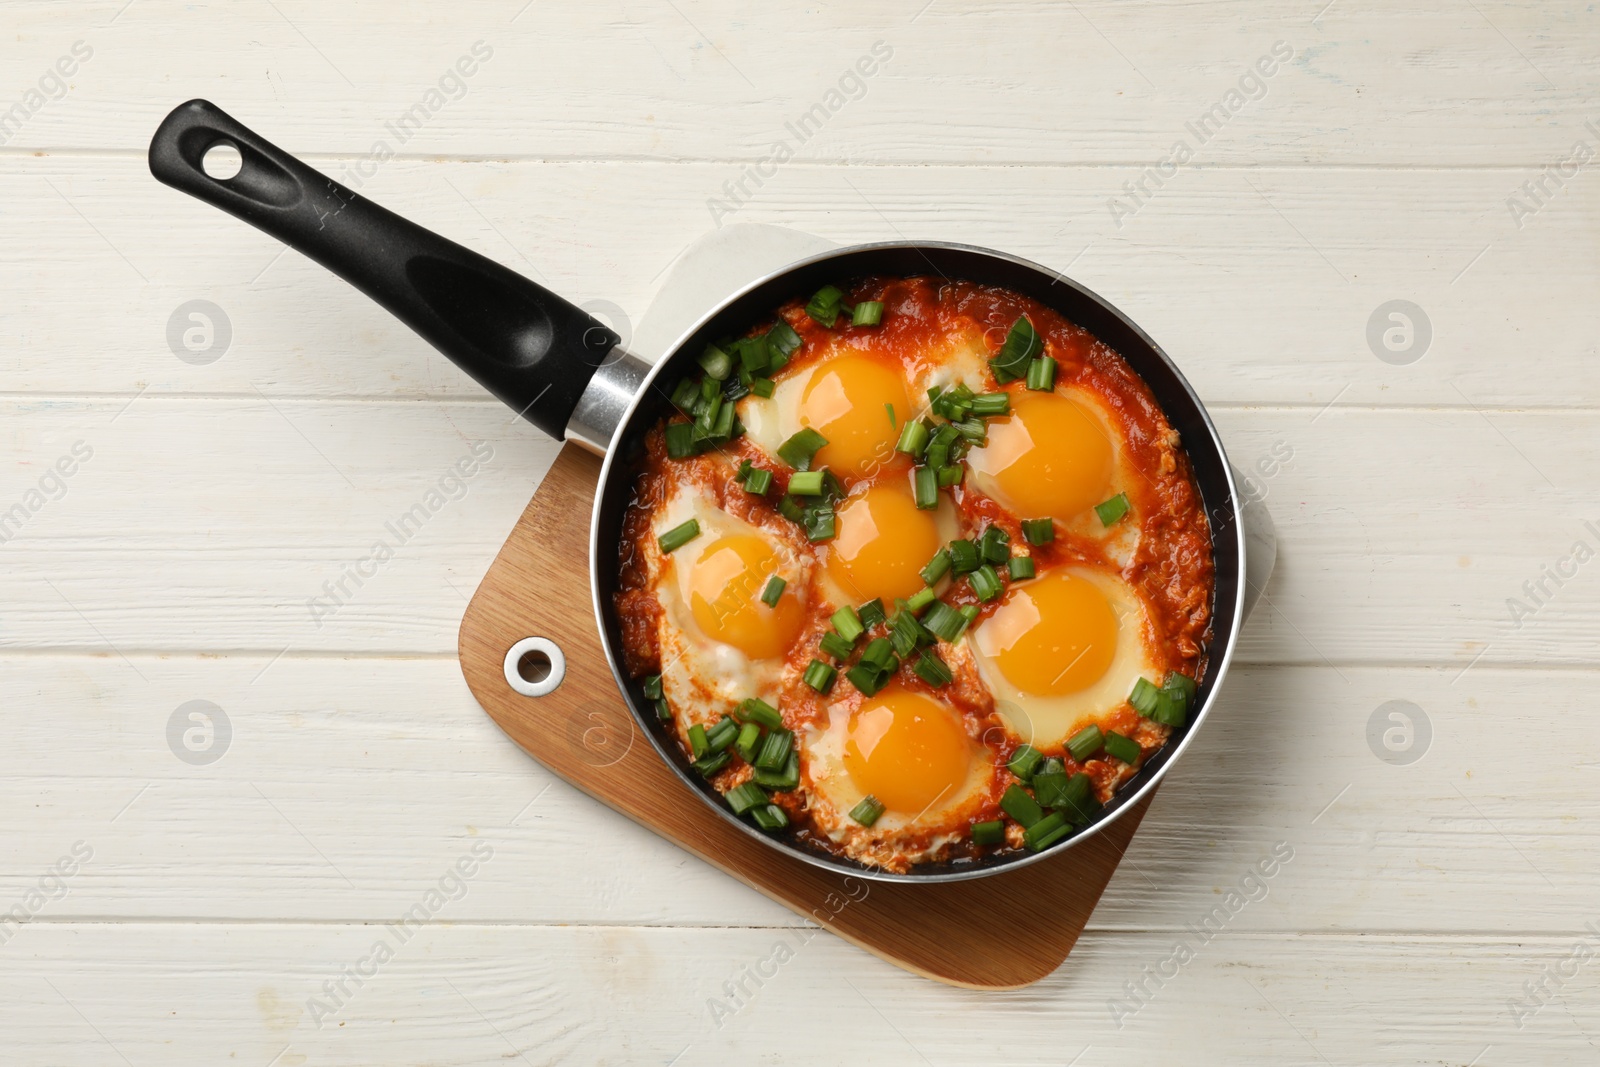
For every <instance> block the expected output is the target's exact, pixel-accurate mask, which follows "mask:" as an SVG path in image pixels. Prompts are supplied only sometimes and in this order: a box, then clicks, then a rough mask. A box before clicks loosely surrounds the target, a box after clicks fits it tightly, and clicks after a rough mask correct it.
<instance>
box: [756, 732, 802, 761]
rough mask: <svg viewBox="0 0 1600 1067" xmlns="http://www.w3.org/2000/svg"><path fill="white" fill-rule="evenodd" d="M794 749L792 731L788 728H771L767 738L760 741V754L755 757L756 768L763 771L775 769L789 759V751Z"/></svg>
mask: <svg viewBox="0 0 1600 1067" xmlns="http://www.w3.org/2000/svg"><path fill="white" fill-rule="evenodd" d="M793 749H794V733H793V732H792V731H790V730H773V731H772V732H770V733H768V734H767V739H766V740H765V741H763V742H762V743H761V754H760V755H758V756H757V757H756V768H757V769H758V770H763V771H776V770H779V769H780V768H782V767H783V765H784V764H785V763H787V762H788V761H789V753H790V752H791V751H792V750H793Z"/></svg>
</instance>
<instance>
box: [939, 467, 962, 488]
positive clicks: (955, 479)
mask: <svg viewBox="0 0 1600 1067" xmlns="http://www.w3.org/2000/svg"><path fill="white" fill-rule="evenodd" d="M960 484H961V468H960V467H959V466H956V465H954V464H952V465H950V466H948V467H940V468H939V488H941V489H948V488H950V487H951V486H952V485H960Z"/></svg>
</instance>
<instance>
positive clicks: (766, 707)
mask: <svg viewBox="0 0 1600 1067" xmlns="http://www.w3.org/2000/svg"><path fill="white" fill-rule="evenodd" d="M734 714H735V715H736V716H738V717H739V718H740V719H742V720H743V721H745V722H753V723H755V724H756V725H757V726H765V727H766V728H767V729H769V730H777V729H781V728H782V726H783V716H782V715H780V714H778V709H777V708H775V707H773V706H772V705H771V704H768V703H767V702H766V701H765V700H762V699H761V698H760V697H750V698H749V699H748V700H745V701H743V702H742V703H740V705H739V707H738V709H737V710H736V711H735V712H734Z"/></svg>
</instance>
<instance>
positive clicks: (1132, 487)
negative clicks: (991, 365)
mask: <svg viewBox="0 0 1600 1067" xmlns="http://www.w3.org/2000/svg"><path fill="white" fill-rule="evenodd" d="M1010 395H1011V414H1010V415H1009V416H1006V417H1003V418H997V419H990V420H989V425H988V431H989V433H988V440H987V441H986V442H985V443H984V444H982V445H980V446H978V447H976V448H974V449H972V451H971V452H969V453H967V467H968V474H969V476H970V478H971V483H972V486H973V488H975V489H976V490H977V491H978V492H980V493H982V494H983V495H984V496H987V497H989V498H990V499H991V500H994V501H996V502H998V503H999V504H1000V505H1001V506H1003V507H1004V508H1006V509H1007V510H1008V511H1010V512H1012V513H1013V514H1014V515H1016V516H1018V517H1019V518H1044V517H1047V516H1048V517H1050V518H1052V519H1054V520H1055V522H1056V526H1057V528H1058V529H1060V530H1065V531H1067V532H1070V533H1072V534H1075V535H1077V536H1081V537H1088V538H1092V539H1094V540H1096V541H1100V542H1102V543H1104V544H1105V545H1106V550H1107V554H1108V555H1109V556H1110V557H1111V558H1112V559H1113V560H1115V561H1116V562H1117V563H1119V564H1122V565H1126V564H1127V563H1128V561H1130V560H1131V559H1132V558H1133V553H1134V550H1135V549H1136V548H1137V547H1138V523H1137V522H1130V521H1126V516H1124V519H1123V520H1120V521H1117V522H1114V523H1113V524H1112V525H1111V526H1109V527H1107V526H1106V525H1105V524H1104V523H1103V522H1101V520H1100V516H1099V515H1097V514H1096V513H1095V511H1094V508H1095V506H1096V505H1098V504H1102V503H1104V502H1105V501H1107V500H1110V499H1111V498H1112V497H1115V496H1116V495H1117V494H1118V493H1124V494H1126V495H1127V496H1128V499H1129V501H1130V502H1132V501H1134V500H1136V499H1137V498H1138V496H1139V493H1138V489H1139V488H1140V486H1141V485H1142V482H1143V479H1142V478H1141V476H1140V475H1139V473H1138V472H1137V471H1136V470H1135V469H1134V468H1133V466H1132V465H1131V463H1129V462H1128V459H1127V457H1126V456H1125V455H1124V454H1123V449H1122V446H1121V444H1120V440H1121V437H1120V434H1119V433H1118V432H1117V431H1116V430H1114V429H1113V427H1114V426H1115V423H1114V422H1113V421H1112V418H1111V414H1110V412H1108V411H1107V410H1106V409H1105V407H1104V404H1103V403H1102V402H1101V401H1100V400H1099V399H1098V398H1096V397H1094V396H1093V395H1092V394H1090V393H1088V392H1086V391H1084V390H1079V389H1059V390H1057V391H1055V392H1037V391H1034V390H1031V389H1013V390H1011V393H1010Z"/></svg>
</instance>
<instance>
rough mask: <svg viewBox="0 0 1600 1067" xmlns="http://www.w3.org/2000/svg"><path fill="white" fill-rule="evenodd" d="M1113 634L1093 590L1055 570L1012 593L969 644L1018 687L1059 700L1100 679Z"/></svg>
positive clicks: (1104, 603)
mask: <svg viewBox="0 0 1600 1067" xmlns="http://www.w3.org/2000/svg"><path fill="white" fill-rule="evenodd" d="M1117 631H1118V623H1117V613H1116V611H1115V610H1113V609H1112V607H1111V602H1110V601H1109V600H1107V599H1106V595H1105V593H1104V592H1102V591H1101V590H1100V587H1099V586H1097V585H1095V584H1094V583H1093V582H1091V581H1089V580H1088V579H1087V578H1081V577H1078V576H1076V575H1073V574H1071V573H1070V572H1057V573H1056V574H1051V575H1046V576H1045V577H1043V578H1041V579H1039V580H1038V581H1035V582H1029V583H1028V584H1026V585H1023V586H1019V587H1018V588H1017V589H1015V590H1013V591H1012V593H1011V595H1010V596H1009V597H1008V598H1007V599H1006V602H1005V603H1004V604H1002V605H1001V606H1000V607H999V609H998V610H996V611H995V613H994V614H993V615H991V616H990V617H989V618H988V619H987V620H985V621H984V623H983V624H982V625H981V626H980V627H979V628H978V630H977V632H976V634H975V640H977V641H978V642H979V647H980V649H981V650H982V651H983V652H984V654H985V655H987V656H989V657H991V658H992V659H993V660H994V663H995V665H996V666H997V667H998V668H999V669H1000V673H1002V674H1004V675H1005V676H1006V678H1007V679H1008V680H1010V682H1011V684H1012V685H1015V686H1016V687H1017V688H1018V689H1021V690H1022V691H1023V692H1026V693H1033V694H1034V695H1036V696H1060V695H1062V694H1064V693H1076V692H1079V691H1080V690H1083V689H1087V688H1088V687H1089V686H1091V685H1093V684H1094V683H1095V682H1097V681H1099V680H1100V678H1101V677H1102V676H1103V675H1104V674H1105V673H1106V670H1107V669H1108V668H1110V666H1111V661H1112V659H1113V658H1114V657H1115V656H1116V654H1117Z"/></svg>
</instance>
